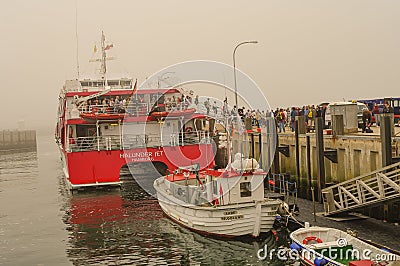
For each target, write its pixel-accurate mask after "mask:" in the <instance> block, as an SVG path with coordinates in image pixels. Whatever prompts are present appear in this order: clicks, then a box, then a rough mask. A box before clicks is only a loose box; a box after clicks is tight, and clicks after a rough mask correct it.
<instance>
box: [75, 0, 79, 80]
mask: <svg viewBox="0 0 400 266" xmlns="http://www.w3.org/2000/svg"><path fill="white" fill-rule="evenodd" d="M75 38H76V70H77V74H78V80H79V43H78V0H76V5H75Z"/></svg>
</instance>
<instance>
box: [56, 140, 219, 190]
mask: <svg viewBox="0 0 400 266" xmlns="http://www.w3.org/2000/svg"><path fill="white" fill-rule="evenodd" d="M64 154H65V157H66V162H67V167H68V175H69V182H70V184H71V185H72V186H85V185H90V184H99V185H101V183H117V182H119V181H120V169H121V167H122V166H124V165H126V164H127V163H148V162H152V163H154V162H160V163H164V164H165V166H166V167H167V168H168V169H169V170H175V169H176V168H177V167H178V166H182V165H191V164H193V163H200V166H201V168H203V169H204V168H207V167H213V166H214V152H213V149H212V145H211V144H199V145H187V146H174V147H164V148H160V149H158V148H137V149H132V150H125V151H122V150H111V151H85V152H66V153H64Z"/></svg>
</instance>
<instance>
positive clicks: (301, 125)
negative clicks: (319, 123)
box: [296, 115, 307, 134]
mask: <svg viewBox="0 0 400 266" xmlns="http://www.w3.org/2000/svg"><path fill="white" fill-rule="evenodd" d="M296 121H297V123H298V131H299V134H306V131H307V129H306V117H305V116H304V115H301V116H296Z"/></svg>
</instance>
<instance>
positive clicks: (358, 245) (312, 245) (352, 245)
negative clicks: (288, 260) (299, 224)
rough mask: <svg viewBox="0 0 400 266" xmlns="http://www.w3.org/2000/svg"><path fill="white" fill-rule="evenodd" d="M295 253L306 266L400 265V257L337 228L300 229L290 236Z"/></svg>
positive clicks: (307, 226)
mask: <svg viewBox="0 0 400 266" xmlns="http://www.w3.org/2000/svg"><path fill="white" fill-rule="evenodd" d="M290 238H291V240H292V244H291V245H290V248H291V250H292V252H295V253H296V254H298V255H299V258H300V260H301V262H302V263H303V264H304V265H315V266H324V265H325V266H328V265H336V266H373V265H392V266H394V265H400V256H398V255H396V254H393V253H390V252H388V251H387V250H385V249H380V248H377V247H375V246H373V245H371V244H368V243H366V242H364V241H362V240H360V239H358V238H356V237H354V236H351V235H349V234H348V233H346V232H343V231H341V230H338V229H335V228H327V227H310V226H309V225H308V223H306V227H305V228H300V229H298V230H296V231H294V232H293V233H291V234H290Z"/></svg>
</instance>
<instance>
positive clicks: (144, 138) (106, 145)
mask: <svg viewBox="0 0 400 266" xmlns="http://www.w3.org/2000/svg"><path fill="white" fill-rule="evenodd" d="M211 141H212V139H211V138H210V134H209V132H208V131H198V132H197V133H195V132H184V133H183V134H182V133H181V134H171V137H170V139H168V140H165V139H164V141H162V139H161V136H160V135H159V134H145V135H143V134H141V135H139V134H123V135H122V136H121V135H106V136H99V137H96V136H90V137H78V138H69V142H68V147H67V151H73V152H79V151H95V150H122V149H124V150H128V149H134V148H154V147H163V146H185V145H195V144H209V143H211Z"/></svg>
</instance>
